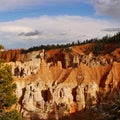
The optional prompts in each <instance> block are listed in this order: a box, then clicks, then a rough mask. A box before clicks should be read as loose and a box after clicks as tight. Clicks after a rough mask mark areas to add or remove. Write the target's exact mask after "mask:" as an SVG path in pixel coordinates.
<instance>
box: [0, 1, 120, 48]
mask: <svg viewBox="0 0 120 120" xmlns="http://www.w3.org/2000/svg"><path fill="white" fill-rule="evenodd" d="M119 11H120V1H119V0H115V1H113V0H66V1H64V0H1V1H0V44H2V45H4V46H5V48H6V49H11V48H29V47H31V46H36V45H41V44H53V43H54V44H58V43H59V44H62V43H68V42H72V41H77V40H80V41H83V40H86V39H90V38H95V37H97V38H99V37H102V36H104V35H106V34H109V35H113V34H115V33H116V32H118V31H119V30H120V29H119V28H120V23H119V20H120V13H119ZM109 29H110V30H109ZM111 29H113V32H112V31H111Z"/></svg>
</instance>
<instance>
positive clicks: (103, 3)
mask: <svg viewBox="0 0 120 120" xmlns="http://www.w3.org/2000/svg"><path fill="white" fill-rule="evenodd" d="M93 5H94V7H95V10H96V13H97V14H101V15H108V16H112V17H113V18H114V17H115V18H120V12H119V11H120V0H93Z"/></svg>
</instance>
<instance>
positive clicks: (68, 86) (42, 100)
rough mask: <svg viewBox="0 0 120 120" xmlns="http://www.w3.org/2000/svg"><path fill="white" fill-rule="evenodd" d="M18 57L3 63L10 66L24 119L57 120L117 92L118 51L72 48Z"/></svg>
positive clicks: (18, 105)
mask: <svg viewBox="0 0 120 120" xmlns="http://www.w3.org/2000/svg"><path fill="white" fill-rule="evenodd" d="M116 52H117V54H116ZM115 54H116V56H115ZM21 56H22V57H20V60H19V61H15V62H7V64H9V65H11V66H12V73H13V75H14V81H15V82H16V84H17V90H16V95H17V96H18V104H17V109H18V110H19V111H20V112H21V113H22V116H23V118H24V120H40V119H52V120H54V119H56V120H57V119H59V118H62V117H64V116H67V115H71V114H74V113H75V112H79V111H82V110H85V109H89V107H90V106H95V105H97V104H98V103H99V104H100V99H101V97H102V95H108V96H109V95H110V94H112V93H113V92H114V91H117V92H119V87H120V85H119V83H120V63H119V60H118V59H119V50H117V51H114V52H113V55H103V56H94V55H93V54H92V53H90V54H88V55H85V54H83V53H79V51H77V52H75V48H74V52H72V53H68V52H67V53H66V52H64V51H62V52H61V51H59V50H56V51H55V52H54V53H53V54H52V53H51V51H47V52H44V51H37V52H32V53H29V54H28V53H27V54H25V55H21ZM7 59H8V58H7ZM7 61H9V59H8V60H7Z"/></svg>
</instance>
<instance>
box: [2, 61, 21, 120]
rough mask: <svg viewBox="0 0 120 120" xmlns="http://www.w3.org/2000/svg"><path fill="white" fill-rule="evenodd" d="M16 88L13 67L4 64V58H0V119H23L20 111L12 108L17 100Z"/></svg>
mask: <svg viewBox="0 0 120 120" xmlns="http://www.w3.org/2000/svg"><path fill="white" fill-rule="evenodd" d="M15 89H16V84H14V83H13V79H12V73H11V67H10V66H9V65H4V64H3V60H0V120H20V119H21V118H20V116H19V114H18V112H17V111H16V110H12V109H11V106H12V105H13V104H15V103H16V101H17V98H16V95H15V94H14V92H15Z"/></svg>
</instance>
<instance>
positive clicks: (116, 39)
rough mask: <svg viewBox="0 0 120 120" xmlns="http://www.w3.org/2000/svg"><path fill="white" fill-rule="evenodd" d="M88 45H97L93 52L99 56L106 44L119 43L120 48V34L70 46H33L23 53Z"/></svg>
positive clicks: (69, 44) (78, 42) (73, 43)
mask: <svg viewBox="0 0 120 120" xmlns="http://www.w3.org/2000/svg"><path fill="white" fill-rule="evenodd" d="M87 43H93V44H95V46H94V48H93V52H94V53H95V54H96V55H97V54H99V53H100V52H101V51H102V50H103V49H104V46H105V45H106V44H109V43H117V47H120V32H119V33H117V34H115V35H114V36H112V37H110V36H108V35H106V36H104V37H102V38H101V39H97V38H94V39H90V40H85V41H83V42H80V41H79V40H78V41H77V42H72V43H68V44H61V45H60V44H57V45H55V44H52V45H40V46H33V47H31V48H29V49H27V50H24V51H23V52H24V53H27V52H31V51H37V50H42V49H45V50H50V49H58V48H60V49H62V48H63V49H64V48H65V49H68V48H69V47H71V46H77V45H83V44H87ZM112 50H114V49H112ZM108 52H109V51H108Z"/></svg>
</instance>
